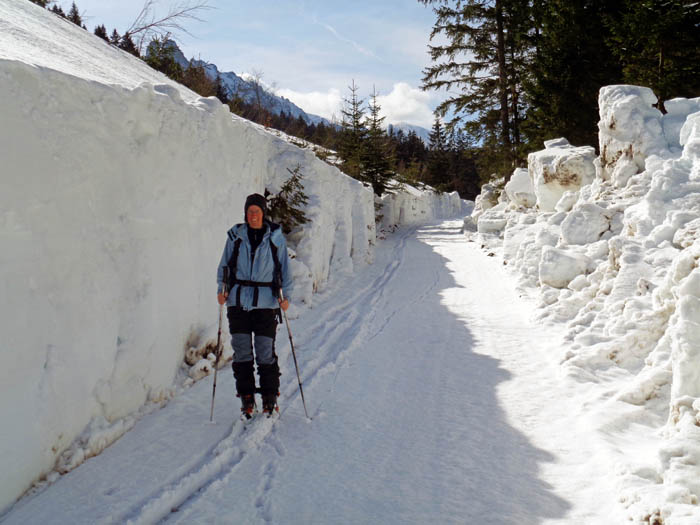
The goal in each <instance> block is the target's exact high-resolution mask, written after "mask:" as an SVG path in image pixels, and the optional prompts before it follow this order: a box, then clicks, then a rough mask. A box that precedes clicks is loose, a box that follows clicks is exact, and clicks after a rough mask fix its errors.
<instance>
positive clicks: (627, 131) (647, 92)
mask: <svg viewBox="0 0 700 525" xmlns="http://www.w3.org/2000/svg"><path fill="white" fill-rule="evenodd" d="M654 104H656V96H655V95H654V93H653V91H652V90H651V89H649V88H646V87H639V86H627V85H616V86H604V87H602V88H601V89H600V93H599V95H598V109H599V114H600V121H599V122H598V129H599V133H598V141H599V146H600V160H601V166H602V176H603V179H605V180H607V179H609V178H610V176H611V174H612V171H613V169H614V168H615V165H616V163H617V162H618V160H620V159H621V158H622V157H626V158H628V159H631V160H633V161H634V162H635V164H636V165H637V168H638V169H639V171H642V170H644V167H645V161H646V158H647V157H649V156H650V155H663V154H664V153H668V142H667V141H666V138H665V136H664V133H663V127H662V125H661V118H662V114H661V112H660V111H659V110H658V109H656V108H654V107H652V106H653V105H654Z"/></svg>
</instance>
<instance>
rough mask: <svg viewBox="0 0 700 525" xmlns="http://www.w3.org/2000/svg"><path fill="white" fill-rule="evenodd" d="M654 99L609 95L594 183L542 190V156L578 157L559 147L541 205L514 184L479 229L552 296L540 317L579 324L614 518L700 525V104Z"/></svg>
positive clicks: (576, 339)
mask: <svg viewBox="0 0 700 525" xmlns="http://www.w3.org/2000/svg"><path fill="white" fill-rule="evenodd" d="M655 102H656V99H655V97H654V95H653V93H652V92H651V90H649V89H647V88H642V87H636V86H608V87H605V88H603V89H601V92H600V97H599V105H600V123H599V128H600V135H599V139H600V151H601V155H600V157H598V158H595V159H593V158H590V155H589V154H587V153H586V154H585V155H583V156H581V160H582V161H583V160H585V162H586V164H587V165H589V166H595V177H594V178H593V179H590V180H589V179H588V178H586V179H584V181H583V182H584V183H583V184H581V185H580V186H578V185H576V186H577V187H574V188H571V189H570V190H568V191H566V192H564V193H561V192H560V191H559V190H560V189H561V188H560V185H559V184H558V183H557V182H556V181H554V180H552V183H551V184H550V183H548V182H546V181H542V183H543V184H544V185H545V186H547V185H550V186H552V187H550V188H547V191H546V192H542V191H541V190H540V191H539V192H538V189H537V188H538V185H539V184H540V181H539V179H540V178H542V179H544V177H540V176H539V174H540V173H542V174H544V173H547V172H549V173H551V170H549V171H547V170H544V169H542V166H546V165H547V164H549V165H552V162H549V161H548V162H547V163H545V162H543V161H542V159H555V157H556V156H555V155H553V151H552V150H558V151H557V153H562V154H563V153H565V150H566V149H569V150H570V151H571V150H572V149H573V148H571V146H567V145H566V144H563V143H562V141H558V142H557V143H555V144H548V145H547V148H546V149H545V150H543V151H541V152H537V153H533V154H531V155H530V156H529V159H528V161H529V172H530V175H531V178H532V182H533V186H534V188H535V193H536V194H537V206H535V207H532V206H530V207H528V203H527V202H526V201H524V200H523V199H522V198H518V197H517V196H516V195H517V193H515V192H514V191H512V188H509V187H506V192H505V193H506V195H507V196H506V197H502V198H501V202H500V203H499V204H498V205H496V206H493V207H491V208H490V209H487V210H486V211H483V212H482V213H480V214H473V215H472V218H470V220H475V221H476V226H477V228H478V232H480V233H481V235H480V237H481V239H480V240H481V241H482V243H484V244H485V245H487V247H488V249H490V250H494V249H495V250H501V252H502V254H503V257H504V262H505V263H506V264H508V265H509V267H511V268H513V269H514V270H516V271H517V272H518V275H519V277H520V283H521V286H522V288H523V290H525V291H527V290H529V289H532V288H538V289H539V297H540V301H541V310H540V312H539V317H540V318H542V319H551V320H558V321H561V322H565V323H567V327H568V335H567V338H566V349H565V352H564V353H563V355H561V356H560V360H561V362H562V364H563V369H564V371H565V372H566V375H567V376H568V377H569V378H570V379H573V380H576V381H579V382H585V383H589V382H592V383H594V384H599V385H600V387H599V388H597V389H595V388H589V389H587V391H588V392H595V393H594V394H587V395H586V397H584V398H582V399H581V403H582V406H585V407H587V408H586V413H587V416H586V417H588V418H589V419H590V421H591V424H594V425H596V426H597V428H598V430H599V431H600V436H601V443H600V445H601V446H600V447H599V450H600V454H601V456H604V457H606V459H607V461H606V463H607V464H615V465H616V467H615V471H616V472H617V475H618V476H619V483H618V485H619V487H620V493H619V494H618V495H617V497H618V500H619V502H620V503H621V505H620V516H619V519H617V518H616V519H611V522H612V521H614V522H616V523H617V522H622V521H623V520H627V519H629V520H632V521H634V522H636V523H642V522H645V523H648V522H649V520H650V519H651V518H654V519H657V518H658V520H659V521H658V522H659V523H660V522H662V521H663V523H684V524H685V523H688V524H689V523H698V522H700V507H698V502H699V501H700V445H699V443H700V372H698V371H699V370H700V154H699V151H700V147H699V144H700V99H692V100H686V99H675V100H672V101H669V102H668V103H667V105H668V108H669V113H668V114H667V115H662V114H661V113H660V112H658V111H657V110H656V109H654V108H653V107H652V104H654V103H655ZM579 149H580V148H579ZM585 149H586V150H592V148H585ZM581 151H582V152H583V150H581ZM588 169H589V168H586V171H587V170H588ZM578 171H580V170H578ZM516 177H517V180H518V181H519V182H517V186H518V187H519V188H525V192H526V193H527V185H526V184H524V181H522V180H520V179H522V172H521V171H517V172H516V173H515V174H514V176H513V179H516ZM514 184H516V183H514ZM511 186H513V185H511ZM555 191H556V192H558V195H559V197H558V200H555V198H550V199H548V200H547V201H546V202H545V205H544V206H543V205H542V204H543V200H542V196H543V195H549V196H552V195H554V193H555ZM486 193H487V195H489V199H491V200H492V197H491V196H490V195H491V193H492V188H486ZM467 222H469V221H467ZM482 222H483V223H484V224H483V225H482ZM486 233H488V234H486ZM470 235H473V234H470ZM631 443H634V444H635V446H639V447H640V448H644V446H643V445H642V443H647V444H650V447H649V448H651V449H655V450H657V451H658V453H657V456H656V457H649V456H648V455H645V454H642V455H639V454H635V453H633V452H632V451H631V449H630V446H629V444H631ZM625 452H628V453H627V454H626V453H625ZM645 520H646V521H645Z"/></svg>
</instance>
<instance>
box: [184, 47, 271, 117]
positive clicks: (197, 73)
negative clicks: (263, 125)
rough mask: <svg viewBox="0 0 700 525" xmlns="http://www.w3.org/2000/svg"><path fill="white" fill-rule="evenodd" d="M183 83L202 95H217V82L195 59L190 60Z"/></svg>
mask: <svg viewBox="0 0 700 525" xmlns="http://www.w3.org/2000/svg"><path fill="white" fill-rule="evenodd" d="M182 83H183V84H184V85H185V86H187V87H188V88H190V89H191V90H192V91H194V92H195V93H197V94H199V95H200V96H202V97H213V96H214V95H216V83H215V82H214V81H212V80H211V79H210V78H209V77H208V76H207V72H206V70H205V69H204V66H202V65H200V64H199V63H196V62H195V61H194V59H193V60H190V66H189V67H188V68H187V69H185V71H184V73H183V75H182ZM258 114H259V112H258Z"/></svg>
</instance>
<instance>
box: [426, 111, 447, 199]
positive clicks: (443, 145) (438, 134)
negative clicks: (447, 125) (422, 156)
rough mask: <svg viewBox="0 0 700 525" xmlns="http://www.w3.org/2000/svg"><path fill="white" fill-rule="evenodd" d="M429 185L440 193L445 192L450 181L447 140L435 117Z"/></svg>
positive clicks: (430, 148)
mask: <svg viewBox="0 0 700 525" xmlns="http://www.w3.org/2000/svg"><path fill="white" fill-rule="evenodd" d="M427 168H428V173H427V175H428V177H427V181H426V182H427V183H428V184H430V185H431V186H433V187H434V188H435V189H436V190H438V191H444V190H445V189H446V186H447V182H448V181H449V179H450V173H449V169H450V159H449V151H448V147H447V138H446V136H445V132H444V130H443V128H442V123H441V122H440V118H439V117H437V116H436V117H435V122H434V123H433V129H432V131H431V132H430V145H429V152H428V166H427Z"/></svg>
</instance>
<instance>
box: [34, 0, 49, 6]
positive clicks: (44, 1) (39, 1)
mask: <svg viewBox="0 0 700 525" xmlns="http://www.w3.org/2000/svg"><path fill="white" fill-rule="evenodd" d="M30 2H32V3H34V4H36V5H38V6H39V7H46V6H47V5H48V3H49V0H30Z"/></svg>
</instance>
